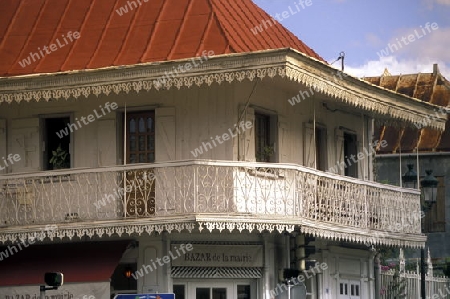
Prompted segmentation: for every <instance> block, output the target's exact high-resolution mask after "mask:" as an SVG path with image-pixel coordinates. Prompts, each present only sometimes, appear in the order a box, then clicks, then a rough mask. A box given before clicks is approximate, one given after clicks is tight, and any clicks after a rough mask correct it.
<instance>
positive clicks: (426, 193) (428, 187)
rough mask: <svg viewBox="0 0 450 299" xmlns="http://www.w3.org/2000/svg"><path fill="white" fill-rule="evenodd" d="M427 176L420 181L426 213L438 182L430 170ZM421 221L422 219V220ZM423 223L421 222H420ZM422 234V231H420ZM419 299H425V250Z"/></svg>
mask: <svg viewBox="0 0 450 299" xmlns="http://www.w3.org/2000/svg"><path fill="white" fill-rule="evenodd" d="M425 173H426V174H427V175H426V176H425V177H424V178H423V179H422V180H421V181H420V187H421V189H422V194H423V200H424V205H423V211H424V213H427V212H428V211H429V210H431V207H432V206H433V204H435V203H436V196H437V185H438V180H437V179H436V178H435V177H434V176H433V171H432V170H426V171H425ZM422 219H423V218H422ZM422 221H423V220H422ZM422 232H423V229H422ZM420 297H421V299H425V298H426V296H425V248H421V249H420Z"/></svg>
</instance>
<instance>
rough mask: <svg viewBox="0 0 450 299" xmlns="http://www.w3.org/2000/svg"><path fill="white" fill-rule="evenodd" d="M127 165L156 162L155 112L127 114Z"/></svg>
mask: <svg viewBox="0 0 450 299" xmlns="http://www.w3.org/2000/svg"><path fill="white" fill-rule="evenodd" d="M126 120H127V124H126V125H127V133H126V138H127V163H128V164H133V163H153V162H155V112H154V111H144V112H137V113H127V115H126Z"/></svg>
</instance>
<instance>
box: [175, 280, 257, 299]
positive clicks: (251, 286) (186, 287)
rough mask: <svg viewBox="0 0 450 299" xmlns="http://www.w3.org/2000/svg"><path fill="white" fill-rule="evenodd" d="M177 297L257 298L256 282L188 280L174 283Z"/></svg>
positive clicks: (181, 298)
mask: <svg viewBox="0 0 450 299" xmlns="http://www.w3.org/2000/svg"><path fill="white" fill-rule="evenodd" d="M173 289H174V293H175V299H186V298H192V299H256V298H257V295H256V282H254V281H251V280H240V279H236V280H220V281H216V280H213V279H210V280H209V281H208V280H202V281H186V282H180V283H174V285H173Z"/></svg>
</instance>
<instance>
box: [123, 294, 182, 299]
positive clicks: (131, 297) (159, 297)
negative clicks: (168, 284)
mask: <svg viewBox="0 0 450 299" xmlns="http://www.w3.org/2000/svg"><path fill="white" fill-rule="evenodd" d="M114 299H175V294H169V293H164V294H117V295H116V296H115V297H114Z"/></svg>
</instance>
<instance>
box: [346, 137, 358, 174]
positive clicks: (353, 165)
mask: <svg viewBox="0 0 450 299" xmlns="http://www.w3.org/2000/svg"><path fill="white" fill-rule="evenodd" d="M357 156H358V143H357V140H356V135H355V134H351V133H347V132H344V158H345V170H344V174H345V175H346V176H350V177H353V178H357V177H358V163H357V162H358V160H356V159H357ZM355 158H356V159H355ZM355 161H356V162H355Z"/></svg>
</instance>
